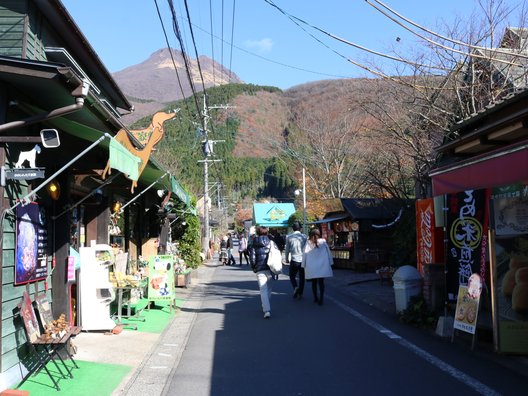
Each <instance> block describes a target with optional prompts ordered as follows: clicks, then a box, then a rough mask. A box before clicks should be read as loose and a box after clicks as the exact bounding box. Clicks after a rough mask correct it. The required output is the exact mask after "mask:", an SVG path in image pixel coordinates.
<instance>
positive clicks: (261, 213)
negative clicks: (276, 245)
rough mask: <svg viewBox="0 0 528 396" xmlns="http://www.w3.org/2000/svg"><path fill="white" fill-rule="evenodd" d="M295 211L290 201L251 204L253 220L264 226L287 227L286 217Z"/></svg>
mask: <svg viewBox="0 0 528 396" xmlns="http://www.w3.org/2000/svg"><path fill="white" fill-rule="evenodd" d="M294 213H295V206H294V205H293V204H292V203H256V204H253V222H254V223H255V224H256V225H259V226H264V227H288V219H289V218H290V216H291V215H292V214H294Z"/></svg>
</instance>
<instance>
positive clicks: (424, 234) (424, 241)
mask: <svg viewBox="0 0 528 396" xmlns="http://www.w3.org/2000/svg"><path fill="white" fill-rule="evenodd" d="M437 234H440V235H437ZM439 237H440V238H441V237H442V235H441V232H438V233H437V232H436V228H435V212H434V200H433V199H432V198H427V199H419V200H417V201H416V254H417V267H418V271H420V273H421V274H422V275H423V266H424V264H432V263H438V262H439V261H440V260H439V257H437V256H439V255H438V254H437V249H438V248H439V247H441V244H440V246H438V245H437V244H438V239H439Z"/></svg>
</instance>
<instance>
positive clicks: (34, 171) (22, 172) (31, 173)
mask: <svg viewBox="0 0 528 396" xmlns="http://www.w3.org/2000/svg"><path fill="white" fill-rule="evenodd" d="M45 173H46V168H12V169H11V168H6V167H4V166H2V167H1V176H0V180H1V185H2V186H5V181H6V180H34V179H43V178H44V177H45Z"/></svg>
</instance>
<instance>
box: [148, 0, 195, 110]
mask: <svg viewBox="0 0 528 396" xmlns="http://www.w3.org/2000/svg"><path fill="white" fill-rule="evenodd" d="M154 4H155V5H156V11H157V12H158V18H159V20H160V24H161V29H162V30H163V35H164V36H165V42H166V43H167V49H168V50H169V54H170V57H171V60H172V66H174V72H175V73H176V79H177V80H178V86H179V87H180V92H181V94H182V98H185V94H184V92H183V86H182V83H181V79H180V74H179V73H178V68H177V67H176V61H175V60H174V55H173V53H172V49H171V46H170V43H169V38H168V36H167V31H166V30H165V24H164V23H163V18H162V17H161V12H160V9H159V6H158V1H157V0H154ZM184 102H185V106H186V107H187V112H188V113H189V114H191V111H190V109H189V106H188V104H187V102H186V101H184Z"/></svg>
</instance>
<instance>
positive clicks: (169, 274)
mask: <svg viewBox="0 0 528 396" xmlns="http://www.w3.org/2000/svg"><path fill="white" fill-rule="evenodd" d="M173 264H174V257H173V256H172V255H163V256H152V257H151V258H150V260H149V272H148V273H149V284H148V299H149V301H170V300H173V299H174V267H173Z"/></svg>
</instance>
